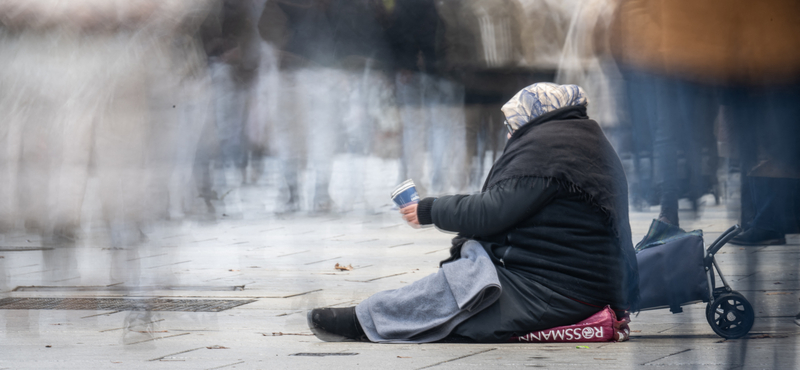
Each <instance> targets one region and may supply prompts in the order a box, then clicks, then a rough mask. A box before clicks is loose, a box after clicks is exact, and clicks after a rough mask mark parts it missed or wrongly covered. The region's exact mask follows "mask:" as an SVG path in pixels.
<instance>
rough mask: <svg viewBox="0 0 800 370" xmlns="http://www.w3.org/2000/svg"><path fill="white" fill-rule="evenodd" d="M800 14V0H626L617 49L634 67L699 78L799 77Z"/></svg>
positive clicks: (765, 80) (760, 80)
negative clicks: (799, 21)
mask: <svg viewBox="0 0 800 370" xmlns="http://www.w3.org/2000/svg"><path fill="white" fill-rule="evenodd" d="M799 17H800V1H796V0H761V1H752V0H703V1H693V0H626V1H622V2H621V4H620V8H619V11H618V13H617V17H616V20H615V21H614V23H613V26H612V29H613V32H612V35H613V37H612V42H611V46H612V50H613V53H614V55H615V57H616V59H617V60H618V61H619V62H621V63H624V64H626V65H628V66H632V67H637V68H640V69H641V70H645V71H650V72H656V73H662V74H666V75H670V76H674V77H681V78H685V79H689V80H693V81H698V82H706V83H723V84H731V83H734V84H772V83H785V82H796V81H797V80H798V79H800V36H798V35H800V23H798V19H800V18H799Z"/></svg>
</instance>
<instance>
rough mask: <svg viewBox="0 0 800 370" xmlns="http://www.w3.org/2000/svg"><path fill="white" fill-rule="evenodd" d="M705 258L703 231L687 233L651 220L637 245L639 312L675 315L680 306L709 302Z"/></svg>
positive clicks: (680, 310)
mask: <svg viewBox="0 0 800 370" xmlns="http://www.w3.org/2000/svg"><path fill="white" fill-rule="evenodd" d="M704 256H705V249H704V246H703V232H702V230H694V231H690V232H686V231H684V230H683V229H681V228H679V227H677V226H673V225H670V224H667V223H664V222H661V221H658V220H653V223H652V224H651V225H650V230H649V231H648V233H647V235H646V236H645V237H644V239H642V241H641V242H639V243H638V244H637V245H636V260H637V263H638V265H639V292H640V294H641V305H640V307H641V309H644V310H646V309H656V308H664V307H669V308H670V311H672V313H678V312H682V309H681V305H682V304H686V303H690V302H694V301H704V302H705V301H708V297H709V292H708V281H707V280H706V272H705V268H704V266H703V258H704Z"/></svg>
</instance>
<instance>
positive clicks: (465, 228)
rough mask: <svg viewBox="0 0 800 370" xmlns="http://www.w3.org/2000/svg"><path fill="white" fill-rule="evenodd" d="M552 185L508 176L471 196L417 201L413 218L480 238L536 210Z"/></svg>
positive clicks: (547, 197) (553, 190)
mask: <svg viewBox="0 0 800 370" xmlns="http://www.w3.org/2000/svg"><path fill="white" fill-rule="evenodd" d="M556 192H557V188H556V185H548V183H547V179H543V178H538V177H526V178H516V179H509V180H505V181H503V182H500V183H498V184H497V185H496V186H494V187H493V188H492V189H490V190H487V191H485V192H483V193H479V194H473V195H448V196H444V197H441V198H436V199H434V198H426V199H423V200H422V201H420V204H419V206H418V208H417V218H418V219H419V220H420V223H421V224H430V223H433V224H434V225H436V227H438V228H440V229H443V230H447V231H454V232H458V233H459V234H461V235H466V236H473V237H480V236H489V235H494V234H497V233H500V232H502V231H505V230H509V229H511V228H513V227H515V226H516V225H518V224H520V223H521V222H522V221H524V220H525V219H527V218H529V217H530V216H531V215H533V214H534V213H536V212H537V211H538V210H539V209H541V208H542V207H543V206H544V205H545V204H547V203H548V202H549V201H550V200H552V199H553V197H554V196H555V194H556Z"/></svg>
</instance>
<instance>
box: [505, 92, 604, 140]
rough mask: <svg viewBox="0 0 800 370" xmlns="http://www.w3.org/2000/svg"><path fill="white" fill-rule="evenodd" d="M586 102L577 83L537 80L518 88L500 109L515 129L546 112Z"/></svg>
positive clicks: (584, 95)
mask: <svg viewBox="0 0 800 370" xmlns="http://www.w3.org/2000/svg"><path fill="white" fill-rule="evenodd" d="M588 103H589V100H588V99H587V98H586V93H585V92H584V91H583V88H581V87H580V86H578V85H558V84H554V83H550V82H539V83H535V84H533V85H530V86H528V87H526V88H524V89H522V90H520V92H518V93H517V95H514V97H513V98H511V100H509V101H508V103H506V104H505V105H503V107H502V108H500V110H501V111H503V114H504V115H505V116H506V121H508V124H509V126H511V128H512V129H514V130H515V131H516V130H518V129H519V128H520V127H522V126H523V125H525V124H526V123H528V122H530V121H531V120H533V119H534V118H536V117H539V116H541V115H542V114H545V113H547V112H552V111H554V110H556V109H559V108H564V107H569V106H577V105H587V104H588Z"/></svg>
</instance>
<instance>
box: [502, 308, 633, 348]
mask: <svg viewBox="0 0 800 370" xmlns="http://www.w3.org/2000/svg"><path fill="white" fill-rule="evenodd" d="M629 322H630V318H629V317H627V316H626V317H623V318H622V320H617V316H616V315H615V314H614V310H612V309H611V307H609V306H606V307H605V308H603V309H602V310H600V312H598V313H596V314H594V315H592V316H591V317H589V318H588V319H586V320H583V321H581V322H579V323H577V324H573V325H567V326H559V327H556V328H551V329H545V330H540V331H534V332H531V333H528V334H525V335H522V336H519V337H512V338H511V340H510V342H532V343H554V342H610V341H614V342H624V341H626V340H628V337H629V336H630V333H631V331H630V328H628V323H629Z"/></svg>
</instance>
